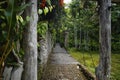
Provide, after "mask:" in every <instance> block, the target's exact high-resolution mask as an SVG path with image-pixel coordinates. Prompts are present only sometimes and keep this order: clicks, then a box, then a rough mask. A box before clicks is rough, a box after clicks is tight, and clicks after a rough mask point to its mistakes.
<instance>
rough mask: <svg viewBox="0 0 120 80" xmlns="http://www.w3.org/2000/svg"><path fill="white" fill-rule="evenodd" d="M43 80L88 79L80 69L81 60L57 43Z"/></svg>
mask: <svg viewBox="0 0 120 80" xmlns="http://www.w3.org/2000/svg"><path fill="white" fill-rule="evenodd" d="M48 61H49V62H48V64H47V67H46V69H45V71H44V73H43V76H42V80H87V79H86V78H85V76H84V75H83V74H82V72H81V71H80V68H79V66H78V64H79V62H77V61H76V60H75V59H73V58H72V57H71V56H70V55H69V54H68V53H67V52H66V50H65V49H64V48H61V47H60V45H59V44H56V46H55V48H54V49H53V53H52V54H51V55H50V58H49V60H48Z"/></svg>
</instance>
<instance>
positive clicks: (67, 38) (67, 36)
mask: <svg viewBox="0 0 120 80" xmlns="http://www.w3.org/2000/svg"><path fill="white" fill-rule="evenodd" d="M64 34H65V35H64V36H65V41H64V45H65V47H66V48H67V47H68V40H69V32H68V30H66V31H65V33H64Z"/></svg>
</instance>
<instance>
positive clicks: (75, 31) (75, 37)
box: [74, 25, 77, 48]
mask: <svg viewBox="0 0 120 80" xmlns="http://www.w3.org/2000/svg"><path fill="white" fill-rule="evenodd" d="M74 43H75V48H77V29H76V25H74Z"/></svg>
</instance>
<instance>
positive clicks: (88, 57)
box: [69, 48, 120, 80]
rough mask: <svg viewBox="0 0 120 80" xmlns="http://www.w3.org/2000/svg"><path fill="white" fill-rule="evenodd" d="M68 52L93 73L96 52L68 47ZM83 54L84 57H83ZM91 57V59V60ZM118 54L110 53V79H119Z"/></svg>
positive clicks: (119, 57)
mask: <svg viewBox="0 0 120 80" xmlns="http://www.w3.org/2000/svg"><path fill="white" fill-rule="evenodd" d="M69 53H70V55H71V56H72V57H74V58H75V59H76V60H77V61H79V62H80V63H81V64H85V66H86V68H87V69H88V70H90V71H91V72H92V73H93V74H94V73H95V68H96V67H97V65H98V63H99V54H98V52H92V51H91V52H84V51H78V50H76V49H73V48H72V49H69ZM83 56H84V57H83ZM92 59H93V60H92ZM119 64H120V55H119V54H112V70H111V80H119V79H120V76H119V75H120V65H119Z"/></svg>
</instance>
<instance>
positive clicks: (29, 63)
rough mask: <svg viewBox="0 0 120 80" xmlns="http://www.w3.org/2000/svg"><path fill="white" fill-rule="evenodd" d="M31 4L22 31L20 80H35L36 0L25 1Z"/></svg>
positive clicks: (26, 12)
mask: <svg viewBox="0 0 120 80" xmlns="http://www.w3.org/2000/svg"><path fill="white" fill-rule="evenodd" d="M29 2H30V3H32V4H31V5H30V6H29V7H27V8H26V10H25V18H26V17H27V16H28V17H30V21H29V22H28V23H27V25H26V27H25V31H24V40H23V43H24V44H23V46H24V52H25V57H24V72H23V78H22V80H37V21H38V15H37V0H26V3H29Z"/></svg>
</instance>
